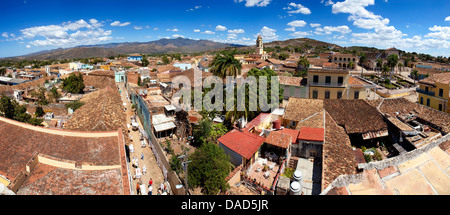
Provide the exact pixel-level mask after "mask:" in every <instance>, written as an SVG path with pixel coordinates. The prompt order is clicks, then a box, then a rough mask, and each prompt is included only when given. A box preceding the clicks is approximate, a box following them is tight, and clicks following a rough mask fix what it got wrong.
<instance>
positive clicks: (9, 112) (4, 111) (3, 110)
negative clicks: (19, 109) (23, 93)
mask: <svg viewBox="0 0 450 215" xmlns="http://www.w3.org/2000/svg"><path fill="white" fill-rule="evenodd" d="M15 106H16V102H15V101H12V100H11V99H10V98H9V97H7V96H5V95H2V97H1V98H0V114H1V116H4V117H6V118H9V119H12V118H13V117H14V109H15Z"/></svg>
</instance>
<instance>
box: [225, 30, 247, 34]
mask: <svg viewBox="0 0 450 215" xmlns="http://www.w3.org/2000/svg"><path fill="white" fill-rule="evenodd" d="M228 33H232V34H243V33H245V31H244V29H234V30H228Z"/></svg>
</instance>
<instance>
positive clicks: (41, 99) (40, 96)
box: [31, 87, 50, 105]
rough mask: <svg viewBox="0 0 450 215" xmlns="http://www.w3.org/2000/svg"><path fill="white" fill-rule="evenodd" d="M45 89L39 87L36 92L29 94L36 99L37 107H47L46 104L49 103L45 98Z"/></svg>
mask: <svg viewBox="0 0 450 215" xmlns="http://www.w3.org/2000/svg"><path fill="white" fill-rule="evenodd" d="M45 92H46V90H45V88H44V87H39V89H38V90H37V91H33V92H32V93H31V95H32V96H33V97H35V98H37V103H38V104H39V105H48V103H50V102H49V101H48V99H47V97H45Z"/></svg>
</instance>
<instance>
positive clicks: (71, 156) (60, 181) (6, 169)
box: [0, 117, 128, 194]
mask: <svg viewBox="0 0 450 215" xmlns="http://www.w3.org/2000/svg"><path fill="white" fill-rule="evenodd" d="M121 144H123V143H122V134H121V132H120V130H119V131H112V132H97V133H92V132H74V131H67V130H57V129H46V128H42V127H35V126H31V125H28V124H25V123H20V122H17V121H14V120H10V119H6V118H3V117H0V160H1V162H0V173H1V174H2V175H3V176H5V177H6V178H8V180H10V181H11V182H13V181H14V179H16V177H17V176H18V175H19V173H20V172H21V171H25V170H26V166H27V163H28V162H29V161H30V159H32V158H33V157H34V156H35V155H36V154H39V155H42V156H48V157H51V158H52V159H56V160H55V161H56V162H63V163H65V162H69V163H72V164H75V166H77V165H78V166H82V165H87V166H108V168H104V169H107V170H99V172H102V171H104V172H102V173H101V174H97V176H96V174H94V172H89V171H82V170H81V169H80V170H77V171H72V170H65V169H58V168H56V167H48V166H47V165H44V164H42V166H41V164H40V163H39V164H37V169H35V170H36V171H31V175H30V177H29V180H30V181H27V182H25V183H26V185H27V188H26V189H27V190H29V191H24V192H25V193H27V192H34V191H33V190H41V191H42V192H44V190H46V188H45V187H43V186H47V188H49V187H48V186H50V185H51V189H52V190H56V191H58V192H56V191H51V190H46V191H45V192H53V194H69V193H72V191H70V192H69V191H66V190H62V188H63V187H65V186H67V185H68V184H70V183H69V182H70V181H71V180H77V179H79V180H93V181H91V182H92V183H91V184H89V183H86V184H84V185H83V186H82V184H80V186H78V188H79V189H80V190H79V191H76V192H77V193H80V194H81V192H84V191H87V190H90V189H94V190H98V191H99V194H102V193H105V194H107V193H109V192H115V191H114V189H115V190H116V191H117V192H116V194H123V193H124V192H125V190H126V189H124V187H127V186H126V184H128V182H127V181H124V179H126V177H125V178H124V177H123V172H126V171H124V169H123V168H126V167H125V166H124V165H123V162H124V159H125V157H124V149H123V148H120V146H119V145H121ZM91 171H92V170H91ZM44 172H48V173H49V174H50V173H51V174H50V175H47V174H45V173H44ZM108 172H109V173H108ZM83 174H84V175H86V176H88V177H83ZM102 174H110V175H111V177H114V180H115V182H114V180H112V179H111V180H110V181H109V182H107V181H105V179H101V178H100V177H99V176H100V175H102ZM125 174H126V173H125ZM41 177H43V178H44V177H46V178H44V179H42V181H41ZM89 178H90V179H89ZM38 179H39V180H38ZM95 180H97V181H95ZM98 180H100V181H98ZM33 181H34V182H33ZM37 181H38V182H37ZM45 181H46V182H45ZM47 182H48V184H46V183H47ZM116 182H117V183H119V182H120V186H119V187H116V188H114V189H113V188H111V189H110V190H103V192H100V190H99V188H95V186H100V183H110V184H109V185H110V186H116V185H113V183H116ZM96 183H99V184H97V185H94V184H96ZM91 185H92V186H94V187H91ZM35 186H39V187H35ZM71 186H72V185H71ZM118 190H120V192H119V191H118ZM55 192H56V193H55ZM74 192H75V191H74ZM85 194H87V193H85Z"/></svg>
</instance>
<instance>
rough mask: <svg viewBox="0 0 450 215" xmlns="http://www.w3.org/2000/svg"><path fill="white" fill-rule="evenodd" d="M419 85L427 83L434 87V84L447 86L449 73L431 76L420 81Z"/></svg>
mask: <svg viewBox="0 0 450 215" xmlns="http://www.w3.org/2000/svg"><path fill="white" fill-rule="evenodd" d="M419 83H427V84H432V85H435V84H436V83H443V84H449V83H450V72H445V73H435V74H431V75H430V76H429V77H428V78H425V79H422V80H420V81H419Z"/></svg>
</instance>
